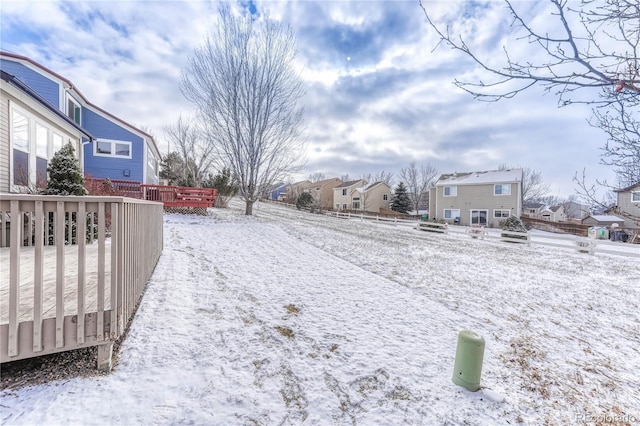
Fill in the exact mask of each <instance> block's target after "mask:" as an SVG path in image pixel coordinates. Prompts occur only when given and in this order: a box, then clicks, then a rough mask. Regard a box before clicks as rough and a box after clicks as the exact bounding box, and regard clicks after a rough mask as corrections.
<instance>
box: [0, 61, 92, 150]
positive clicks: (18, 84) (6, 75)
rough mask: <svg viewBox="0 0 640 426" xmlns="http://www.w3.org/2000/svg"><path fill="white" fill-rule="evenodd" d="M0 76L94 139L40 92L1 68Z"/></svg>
mask: <svg viewBox="0 0 640 426" xmlns="http://www.w3.org/2000/svg"><path fill="white" fill-rule="evenodd" d="M0 76H1V78H2V80H4V81H5V82H7V83H8V84H10V85H12V86H13V87H15V88H17V89H18V90H20V91H22V92H23V93H25V94H27V95H28V96H29V97H31V98H33V99H34V100H35V101H36V102H38V103H39V104H41V105H42V106H44V107H45V108H47V109H48V110H49V111H51V112H52V113H53V114H55V115H57V116H58V117H59V118H60V119H62V120H63V121H65V122H66V123H67V124H68V125H70V126H72V127H73V128H75V129H76V130H78V131H79V132H80V133H82V134H83V135H85V136H86V137H87V138H89V139H90V140H95V139H96V138H95V137H93V136H92V135H91V133H89V132H87V131H86V130H85V129H84V128H83V127H81V126H78V124H76V122H75V121H73V120H72V119H71V118H69V117H68V116H67V115H66V114H64V113H63V112H62V111H60V110H59V109H58V108H57V107H56V106H55V105H52V104H51V102H49V101H48V100H46V99H45V98H43V97H42V96H40V94H38V93H37V92H36V91H34V90H33V89H32V88H31V87H29V86H27V85H26V84H24V83H23V82H22V81H20V80H19V79H18V78H16V77H15V76H13V75H11V74H9V73H7V72H5V71H2V70H0Z"/></svg>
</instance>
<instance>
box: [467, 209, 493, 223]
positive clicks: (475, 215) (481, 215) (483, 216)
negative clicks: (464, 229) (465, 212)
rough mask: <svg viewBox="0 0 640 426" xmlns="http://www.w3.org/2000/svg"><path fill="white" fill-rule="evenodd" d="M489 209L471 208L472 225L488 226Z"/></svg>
mask: <svg viewBox="0 0 640 426" xmlns="http://www.w3.org/2000/svg"><path fill="white" fill-rule="evenodd" d="M487 216H489V212H488V211H487V210H471V225H480V226H487Z"/></svg>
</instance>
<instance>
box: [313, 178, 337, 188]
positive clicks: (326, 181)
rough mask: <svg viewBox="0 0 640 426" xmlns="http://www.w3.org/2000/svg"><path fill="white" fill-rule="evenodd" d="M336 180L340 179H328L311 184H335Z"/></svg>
mask: <svg viewBox="0 0 640 426" xmlns="http://www.w3.org/2000/svg"><path fill="white" fill-rule="evenodd" d="M336 180H340V179H339V178H335V177H334V178H330V179H323V180H318V181H316V182H312V184H313V185H315V186H322V185H325V184H327V183H331V182H335V181H336Z"/></svg>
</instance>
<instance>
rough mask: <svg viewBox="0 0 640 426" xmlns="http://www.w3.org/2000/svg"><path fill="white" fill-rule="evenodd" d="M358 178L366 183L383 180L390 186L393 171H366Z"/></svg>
mask: <svg viewBox="0 0 640 426" xmlns="http://www.w3.org/2000/svg"><path fill="white" fill-rule="evenodd" d="M360 179H362V180H364V181H366V182H368V183H374V182H384V183H386V184H387V185H389V186H391V182H392V181H393V173H391V172H385V171H384V170H383V171H381V172H379V173H375V174H373V173H366V174H363V175H362V176H360Z"/></svg>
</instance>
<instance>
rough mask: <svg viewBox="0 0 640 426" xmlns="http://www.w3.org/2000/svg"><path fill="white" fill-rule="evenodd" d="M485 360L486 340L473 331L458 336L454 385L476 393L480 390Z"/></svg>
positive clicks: (462, 332)
mask: <svg viewBox="0 0 640 426" xmlns="http://www.w3.org/2000/svg"><path fill="white" fill-rule="evenodd" d="M483 358H484V338H482V336H479V335H478V334H476V333H474V332H473V331H469V330H463V331H461V332H460V333H459V334H458V346H457V348H456V361H455V364H454V366H453V383H455V384H456V385H458V386H462V387H463V388H465V389H468V390H470V391H471V392H475V391H477V390H478V389H480V375H481V373H482V360H483Z"/></svg>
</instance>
